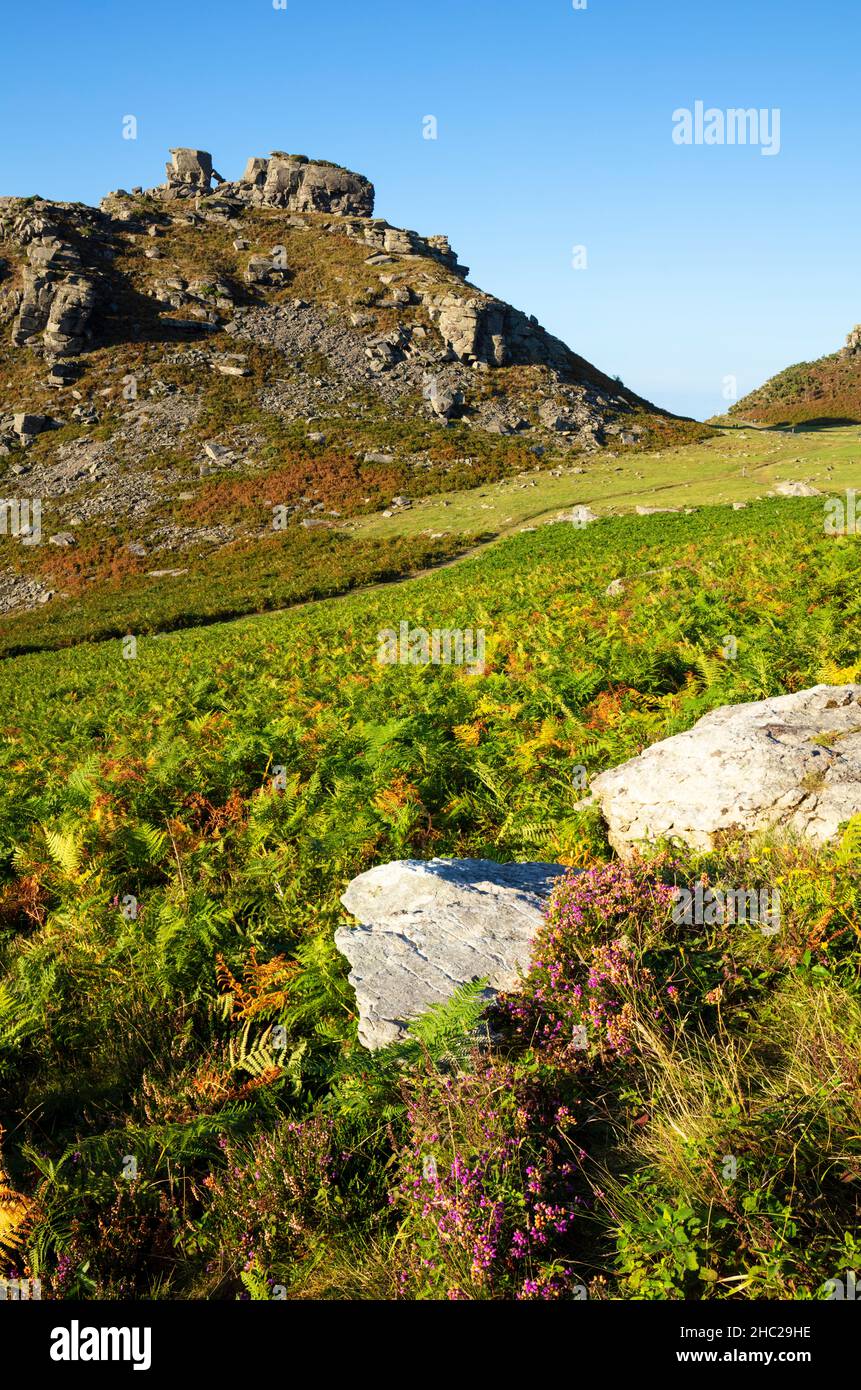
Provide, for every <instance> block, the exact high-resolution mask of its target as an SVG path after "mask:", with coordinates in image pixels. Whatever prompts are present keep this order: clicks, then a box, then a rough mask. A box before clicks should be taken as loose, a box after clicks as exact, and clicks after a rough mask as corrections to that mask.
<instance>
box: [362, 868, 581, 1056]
mask: <svg viewBox="0 0 861 1390" xmlns="http://www.w3.org/2000/svg"><path fill="white" fill-rule="evenodd" d="M563 873H565V867H564V866H563V865H561V864H497V863H496V862H495V860H492V859H429V860H419V859H400V860H396V861H394V862H393V863H391V864H379V865H377V866H376V867H375V868H373V869H368V870H367V872H366V873H363V874H359V876H358V877H357V878H354V879H353V881H352V882H351V883H350V884H348V886H347V889H346V892H345V893H344V895H343V897H342V898H341V902H342V903H343V904H344V906H345V907H346V909H347V911H348V912H350V913H351V914H352V915H353V916H354V917H356V918H358V920H359V923H360V925H359V926H358V927H347V926H345V927H339V928H338V930H337V932H336V933H335V944H336V945H337V947H338V950H339V951H341V952H342V953H343V954H344V955H345V956H346V957H347V960H348V961H349V962H350V966H351V970H350V983H351V984H352V986H353V988H354V989H355V991H356V1002H357V1004H358V1007H359V1039H360V1041H361V1042H362V1043H364V1045H365V1047H368V1048H377V1047H385V1046H386V1044H388V1043H391V1042H395V1041H396V1040H397V1039H398V1038H401V1037H403V1035H404V1033H405V1032H406V1030H407V1027H408V1025H409V1022H410V1020H411V1019H414V1018H417V1017H418V1015H419V1014H422V1013H425V1012H426V1010H427V1009H429V1008H430V1006H431V1005H432V1004H439V1003H442V1002H443V1001H444V1000H446V999H448V998H450V996H451V995H452V994H453V992H454V990H455V989H456V988H457V987H458V985H461V984H466V983H468V982H469V981H470V980H476V979H485V978H486V979H487V980H488V983H489V989H488V997H489V998H490V997H492V996H493V994H494V993H495V992H496V991H497V990H502V989H511V988H512V987H513V986H514V985H515V984H516V982H517V978H518V975H519V972H520V970H521V969H525V968H526V967H527V966H528V964H529V947H530V943H531V941H532V938H533V936H534V934H535V931H536V929H537V927H538V926H539V924H540V922H541V920H542V907H543V905H544V902H545V900H546V898H547V896H548V894H549V893H550V890H551V888H552V886H553V882H554V880H555V879H556V878H558V876H559V875H560V874H563Z"/></svg>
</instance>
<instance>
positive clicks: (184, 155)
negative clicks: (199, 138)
mask: <svg viewBox="0 0 861 1390" xmlns="http://www.w3.org/2000/svg"><path fill="white" fill-rule="evenodd" d="M170 155H171V158H170V162H169V163H168V164H166V165H165V168H166V170H167V184H166V185H165V189H164V192H165V194H167V195H168V196H170V197H174V198H193V197H196V196H197V195H198V194H199V193H209V192H210V190H211V188H212V179H213V169H212V155H211V154H208V153H207V151H206V150H188V149H182V148H180V149H175V150H171V151H170ZM214 177H215V178H216V179H217V180H218V182H219V183H223V182H224V180H223V179H222V177H221V175H220V174H215V175H214Z"/></svg>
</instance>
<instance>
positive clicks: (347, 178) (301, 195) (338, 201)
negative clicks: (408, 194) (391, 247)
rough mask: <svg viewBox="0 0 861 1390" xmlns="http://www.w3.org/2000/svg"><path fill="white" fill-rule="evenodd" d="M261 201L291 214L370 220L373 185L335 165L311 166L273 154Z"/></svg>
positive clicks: (299, 158)
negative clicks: (315, 213) (286, 209)
mask: <svg viewBox="0 0 861 1390" xmlns="http://www.w3.org/2000/svg"><path fill="white" fill-rule="evenodd" d="M263 202H264V203H269V204H271V205H272V206H274V207H285V208H288V209H289V210H290V211H291V212H334V213H340V214H341V215H342V216H353V217H371V216H372V215H373V211H374V186H373V184H372V183H369V182H368V180H367V179H366V178H364V177H363V176H362V175H361V174H353V173H351V172H350V170H349V169H342V168H340V167H339V166H338V165H336V164H315V163H311V162H310V161H309V160H307V159H305V158H304V157H303V156H302V155H282V154H278V153H277V152H276V153H273V154H272V155H271V156H270V158H269V160H268V163H267V169H266V177H265V180H264V182H263Z"/></svg>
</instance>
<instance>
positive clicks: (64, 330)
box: [12, 213, 97, 358]
mask: <svg viewBox="0 0 861 1390" xmlns="http://www.w3.org/2000/svg"><path fill="white" fill-rule="evenodd" d="M12 231H13V235H14V237H15V239H16V240H17V241H18V242H19V244H21V245H23V246H26V248H27V262H28V263H27V265H26V266H25V267H24V269H23V272H22V283H21V289H20V291H19V293H18V297H17V304H16V308H17V315H16V318H15V322H14V324H13V327H12V342H13V343H14V344H15V346H16V347H21V346H23V345H24V344H27V345H28V346H31V347H32V346H39V347H40V348H44V351H45V353H46V354H47V356H48V357H49V358H51V357H62V356H67V355H69V354H74V353H78V352H81V351H82V349H83V347H84V343H85V341H86V338H87V334H88V330H89V324H90V318H91V316H92V313H93V310H94V308H95V306H96V301H97V289H96V284H95V280H94V279H93V278H92V277H91V276H89V275H86V274H81V273H80V272H81V271H83V270H84V269H85V267H83V266H82V265H81V258H80V256H79V254H78V252H77V251H76V250H75V247H74V246H73V245H72V244H71V242H70V241H67V240H65V239H64V238H63V237H61V236H59V235H58V234H57V233H56V231H55V230H54V228H52V227H51V225H50V223H48V222H47V221H46V220H45V219H44V218H43V217H41V216H39V215H36V216H33V215H31V214H26V213H25V214H24V215H22V216H21V217H20V218H19V219H18V220H17V222H16V223H15V225H14V227H13V229H12Z"/></svg>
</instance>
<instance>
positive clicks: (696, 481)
mask: <svg viewBox="0 0 861 1390" xmlns="http://www.w3.org/2000/svg"><path fill="white" fill-rule="evenodd" d="M447 433H448V434H449V435H452V436H454V435H455V434H456V433H457V431H456V430H454V429H452V430H449V431H447ZM711 434H712V437H711V438H709V439H708V440H705V441H700V442H697V443H691V444H687V445H684V446H674V447H672V448H659V449H649V450H645V449H643V450H639V451H636V452H634V453H631V452H630V451H625V452H624V453H623V454H616V453H615V451H613V450H605V451H602V452H600V453H598V454H595V455H593V456H590V457H589V458H585V457H584V459H583V460H582V462H580V463H579V464H573V463H567V464H563V463H559V464H558V465H557V466H556V467H553V468H550V467H543V468H541V467H537V466H524V467H523V468H522V469H521V470H520V471H518V472H516V473H514V474H511V475H508V476H505V475H502V476H498V475H497V474H496V473H495V472H494V471H493V470H492V469H491V470H490V471H489V472H488V473H487V474H486V475H484V476H483V480H482V481H481V482H480V483H479V482H478V478H477V476H471V474H472V472H474V471H475V472H476V473H477V472H478V470H477V469H472V468H466V467H465V466H464V468H463V469H462V471H461V474H460V475H459V476H455V477H453V478H451V479H450V481H451V482H452V484H453V486H451V487H448V488H445V489H443V487H442V482H441V480H439V481H440V486H439V488H437V490H436V491H435V492H433V493H431V494H429V495H425V496H416V497H414V498H413V499H412V505H411V506H409V507H402V508H397V509H395V510H394V511H392V510H391V509H389V508H386V509H384V510H382V511H381V510H379V504H378V505H377V509H376V510H374V509H373V507H372V506H368V507H365V508H363V509H360V510H359V511H358V512H354V513H353V514H350V507H349V506H348V505H346V504H344V501H343V494H341V495H339V496H338V499H337V500H339V501H341V503H342V505H344V507H345V515H344V516H342V517H341V518H340V519H339V520H338V521H336V522H330V523H329V524H328V525H327V526H324V527H320V528H319V529H314V530H310V531H307V530H304V529H303V528H302V527H300V526H296V525H290V526H288V527H287V528H286V530H284V531H282V532H273V531H272V530H271V529H270V531H269V532H268V534H263V535H261V534H260V527H261V524H262V523H263V520H264V518H265V516H266V511H265V507H264V501H265V500H266V499H265V498H264V497H263V496H262V495H261V487H260V484H259V483H255V484H254V485H253V486H252V485H250V484H249V483H248V481H247V480H246V481H242V480H241V479H239V478H238V477H234V478H227V477H221V478H219V479H212V480H207V482H205V483H203V484H202V485H201V488H200V492H199V494H198V495H197V496H196V498H195V500H194V501H192V502H187V503H185V504H181V505H179V506H177V508H176V518H175V519H176V521H177V522H178V523H180V524H182V525H183V526H188V527H189V531H188V535H187V538H186V540H185V542H184V543H183V545H182V546H181V547H178V548H177V549H176V550H175V551H173V552H172V553H171V555H170V556H169V557H164V558H162V559H158V560H157V559H155V558H154V557H153V555H152V554H146V555H140V556H139V555H135V554H133V553H131V552H130V550H129V548H128V544H127V537H128V531H127V529H126V527H125V523H124V524H123V525H122V526H119V527H117V528H116V531H115V533H113V532H112V533H110V534H108V535H107V536H105V534H104V532H102V533H101V535H100V534H99V533H98V532H97V531H96V530H93V531H92V532H90V533H89V534H82V538H81V542H80V544H79V545H78V546H75V547H73V548H71V549H68V550H65V549H64V550H56V549H54V547H51V546H42V547H37V548H29V549H28V547H26V546H23V545H22V544H21V541H20V540H17V539H15V538H14V537H12V536H11V535H10V536H0V563H2V560H3V559H6V560H8V562H9V563H10V564H14V565H15V566H16V567H17V568H18V569H20V570H21V571H22V572H25V573H30V572H31V571H32V572H33V573H37V572H38V573H39V574H41V575H42V577H43V578H44V580H45V581H46V582H47V583H49V584H50V585H51V586H52V588H53V589H54V591H55V597H54V599H53V601H52V602H51V603H50V604H49V605H47V606H44V607H39V608H37V609H36V610H35V611H25V612H21V613H15V614H9V615H7V616H5V617H3V618H2V619H0V656H3V655H8V654H15V653H18V652H22V651H33V650H41V649H45V648H52V647H59V646H67V645H69V644H71V643H74V642H79V641H81V640H82V639H87V638H93V639H96V638H103V637H110V636H119V635H121V634H123V633H126V632H131V633H134V634H145V633H152V632H161V631H166V630H169V629H172V628H177V627H186V626H195V625H197V624H199V623H206V622H212V621H214V620H216V619H218V618H219V617H222V618H229V617H235V616H237V615H240V614H243V613H261V612H266V611H269V610H271V609H273V608H280V607H286V606H287V605H289V604H291V603H296V602H302V601H304V600H306V599H312V598H320V597H325V596H327V595H329V594H335V593H343V592H346V591H348V590H350V589H353V588H357V587H361V586H363V585H366V584H369V583H374V582H377V581H378V580H383V579H390V578H394V577H396V576H402V575H408V574H411V573H415V572H416V571H418V570H421V569H424V568H427V567H429V566H432V565H434V564H438V563H440V562H445V561H446V560H448V559H449V558H451V557H452V556H454V555H456V554H458V553H461V552H463V551H464V550H468V549H469V548H471V547H472V546H473V545H474V544H475V542H476V541H477V540H478V539H480V538H483V537H493V536H500V535H505V534H506V533H508V532H512V531H516V530H518V529H520V528H522V527H528V526H535V525H538V524H543V523H545V522H550V521H552V520H553V519H554V518H555V517H557V516H558V515H560V514H563V515H564V514H566V513H567V512H569V511H570V509H571V508H572V507H574V506H578V505H587V506H588V507H590V508H591V509H592V510H593V511H594V512H595V513H596V514H597V515H599V516H602V517H610V516H614V515H617V516H618V515H624V514H628V513H631V512H633V511H634V510H635V508H636V507H638V506H640V507H651V508H657V509H661V508H666V509H673V510H683V509H686V508H698V507H702V506H707V505H709V504H713V503H724V504H730V503H733V502H743V503H746V504H747V503H752V502H755V501H756V500H757V499H759V498H764V497H767V496H768V495H769V494H770V493H772V492H773V491H774V490H775V488H776V487H777V486H779V484H780V483H783V482H791V481H794V482H799V481H801V482H806V483H808V484H810V485H811V486H814V487H816V488H817V489H818V490H819V491H821V492H823V493H826V494H835V493H840V492H843V491H844V490H845V489H847V488H856V489H857V488H858V487H859V483H861V477H859V471H858V463H857V459H858V442H859V431H858V429H857V428H853V427H848V426H844V427H841V428H818V427H808V428H803V429H799V430H798V431H797V432H793V431H788V430H779V429H759V428H756V427H754V426H751V425H749V424H748V425H741V424H736V423H735V422H729V421H728V420H723V421H721V422H719V425H718V427H717V428H715V429H714V430H713V431H712V432H711ZM461 446H462V442H461V443H460V444H459V443H458V441H457V440H456V439H452V440H450V441H449V445H448V446H447V447H449V448H452V449H454V450H455V452H456V451H457V449H458V448H459V447H461ZM34 447H35V446H34ZM463 447H465V446H463ZM317 453H318V457H317V459H316V462H315V461H313V460H312V461H311V462H309V463H307V465H303V468H304V467H307V468H309V469H313V468H314V467H316V468H317V469H318V473H317V475H316V476H317V485H318V486H320V487H323V488H325V487H326V486H327V485H334V484H333V483H332V480H333V478H335V477H336V474H335V471H334V470H332V469H331V468H329V469H328V470H327V466H326V458H325V456H324V452H323V451H320V450H318V451H317ZM477 457H478V456H477V455H475V456H474V458H473V462H474V463H476V462H477ZM329 461H330V464H331V458H330V460H329ZM342 462H343V461H342ZM534 464H535V460H533V465H534ZM345 468H346V465H345ZM347 471H348V470H347ZM467 475H469V476H467ZM279 476H280V475H279ZM309 476H310V475H309ZM354 481H355V480H354ZM467 484H468V485H467ZM296 485H297V484H296V481H295V479H294V481H293V483H292V486H293V487H294V489H295V486H296ZM362 485H364V484H362ZM267 487H270V488H272V492H271V493H270V500H271V496H272V495H274V496H279V495H283V494H282V493H281V492H280V491H279V489H278V484H277V482H274V481H273V479H270V480H269V482H268V484H267ZM329 500H332V499H331V498H330V499H329ZM235 519H239V520H240V521H241V522H242V523H243V524H245V525H248V527H249V529H250V531H251V534H249V535H248V536H246V537H245V538H244V539H243V538H241V537H238V538H237V539H235V540H232V541H229V542H226V543H225V542H221V543H220V544H219V545H218V546H216V547H213V546H212V545H208V544H205V543H203V542H201V541H199V540H198V539H197V535H196V532H195V529H194V527H195V526H206V525H210V526H217V525H218V524H220V523H223V522H224V521H225V520H235ZM82 529H83V528H82ZM37 551H38V553H37ZM46 552H48V553H46ZM155 565H163V566H166V567H167V572H166V573H162V574H161V575H160V576H159V575H157V576H155V577H154V576H152V575H151V574H150V571H151V570H152V569H153V568H154V567H155Z"/></svg>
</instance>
